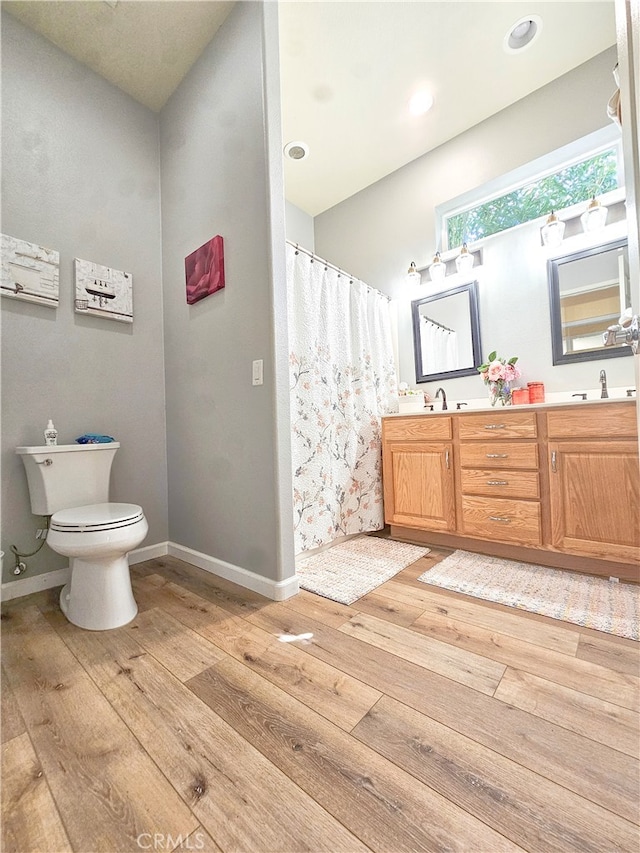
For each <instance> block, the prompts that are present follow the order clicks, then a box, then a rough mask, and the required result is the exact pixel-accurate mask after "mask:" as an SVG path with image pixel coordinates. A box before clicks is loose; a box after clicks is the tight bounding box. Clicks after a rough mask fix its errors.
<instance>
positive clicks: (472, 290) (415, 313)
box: [411, 281, 482, 383]
mask: <svg viewBox="0 0 640 853" xmlns="http://www.w3.org/2000/svg"><path fill="white" fill-rule="evenodd" d="M464 292H466V293H467V294H468V296H469V319H470V322H471V349H472V352H473V360H474V364H473V365H472V366H471V367H461V368H459V369H458V370H448V371H445V372H444V373H423V372H422V367H423V365H422V358H421V352H422V347H421V346H420V306H421V305H426V304H427V303H429V302H435V301H436V300H438V299H444V298H445V297H447V296H455V295H456V294H458V293H464ZM478 306H479V299H478V282H477V281H472V282H469V283H468V284H461V285H460V286H459V287H452V288H451V289H449V290H442V291H440V292H439V293H434V294H432V295H431V296H424V297H422V299H414V300H413V302H412V303H411V316H412V320H413V355H414V360H415V367H416V383H419V382H435V381H437V380H440V379H457V378H458V377H459V376H475V375H477V374H478V370H477V368H478V365H480V364H482V348H481V346H480V311H479V307H478Z"/></svg>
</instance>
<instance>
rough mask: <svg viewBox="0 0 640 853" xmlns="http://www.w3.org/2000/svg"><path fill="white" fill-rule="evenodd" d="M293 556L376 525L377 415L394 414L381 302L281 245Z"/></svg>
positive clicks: (379, 519)
mask: <svg viewBox="0 0 640 853" xmlns="http://www.w3.org/2000/svg"><path fill="white" fill-rule="evenodd" d="M287 299H288V322H289V336H290V340H289V348H290V356H289V369H290V379H291V425H292V457H293V503H294V543H295V551H296V554H299V553H301V552H302V551H308V550H309V549H311V548H317V547H319V546H320V545H325V544H327V543H328V542H331V541H333V540H334V539H337V538H339V537H341V536H345V535H348V534H353V533H364V532H367V531H371V530H379V529H380V528H382V527H383V526H384V520H383V506H382V460H381V441H380V416H381V415H383V414H386V413H388V412H390V411H393V410H394V409H395V410H397V388H396V372H395V364H394V358H393V348H392V339H391V322H390V313H389V302H388V300H387V299H386V297H385V296H383V295H382V294H381V293H379V292H378V291H376V290H373V289H372V288H370V287H368V286H367V285H366V284H364V283H363V282H361V281H358V280H356V279H351V278H349V276H348V275H346V274H345V273H339V272H338V271H337V270H335V269H332V268H331V267H329V266H327V265H326V264H325V263H324V262H323V261H321V260H320V259H319V258H315V257H310V256H309V254H308V253H306V252H304V251H302V250H298V249H297V248H296V247H295V246H292V245H290V244H287Z"/></svg>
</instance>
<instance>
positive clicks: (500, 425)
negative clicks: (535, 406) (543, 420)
mask: <svg viewBox="0 0 640 853" xmlns="http://www.w3.org/2000/svg"><path fill="white" fill-rule="evenodd" d="M459 430H460V438H461V439H462V440H464V439H467V438H479V439H482V440H484V441H486V440H488V439H497V440H504V439H505V438H535V437H536V436H537V434H538V432H537V427H536V416H535V414H534V413H533V412H491V413H490V414H489V413H487V414H483V415H463V416H461V417H460V422H459Z"/></svg>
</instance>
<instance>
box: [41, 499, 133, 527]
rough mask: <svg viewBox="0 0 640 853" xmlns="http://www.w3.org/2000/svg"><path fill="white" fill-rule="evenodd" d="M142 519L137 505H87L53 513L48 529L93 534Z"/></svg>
mask: <svg viewBox="0 0 640 853" xmlns="http://www.w3.org/2000/svg"><path fill="white" fill-rule="evenodd" d="M142 519H144V513H143V512H142V507H139V506H138V505H137V504H121V503H102V504H89V505H88V506H77V507H72V508H71V509H63V510H59V511H58V512H56V513H54V515H53V516H52V517H51V522H50V525H49V529H50V530H57V531H59V532H61V533H90V532H91V533H93V532H98V531H100V530H117V529H119V528H121V527H129V526H130V525H132V524H137V523H138V522H139V521H141V520H142Z"/></svg>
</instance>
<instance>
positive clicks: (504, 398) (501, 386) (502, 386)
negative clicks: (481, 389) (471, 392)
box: [488, 381, 511, 406]
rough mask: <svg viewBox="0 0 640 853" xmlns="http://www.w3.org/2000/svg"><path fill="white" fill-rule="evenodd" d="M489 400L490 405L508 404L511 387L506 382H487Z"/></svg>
mask: <svg viewBox="0 0 640 853" xmlns="http://www.w3.org/2000/svg"><path fill="white" fill-rule="evenodd" d="M488 384H489V402H490V403H491V405H492V406H497V405H500V406H510V405H511V388H510V386H509V383H508V382H504V381H500V382H489V383H488Z"/></svg>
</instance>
